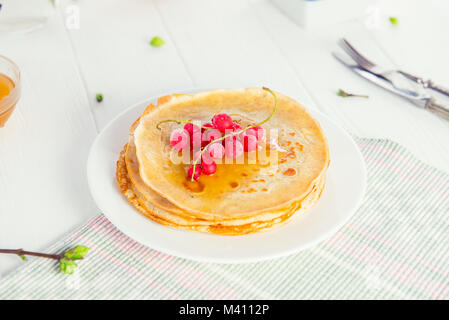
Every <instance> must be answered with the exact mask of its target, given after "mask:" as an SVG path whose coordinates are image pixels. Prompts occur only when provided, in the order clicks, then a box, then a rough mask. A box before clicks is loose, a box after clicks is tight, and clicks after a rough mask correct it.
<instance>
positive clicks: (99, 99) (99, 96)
mask: <svg viewBox="0 0 449 320" xmlns="http://www.w3.org/2000/svg"><path fill="white" fill-rule="evenodd" d="M95 97H96V98H97V101H98V102H101V101H103V99H104V97H103V94H102V93H97V95H96V96H95Z"/></svg>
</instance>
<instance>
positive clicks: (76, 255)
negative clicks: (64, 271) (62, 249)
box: [64, 245, 90, 260]
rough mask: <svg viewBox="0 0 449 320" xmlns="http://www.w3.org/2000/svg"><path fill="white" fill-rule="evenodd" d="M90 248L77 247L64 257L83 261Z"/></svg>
mask: <svg viewBox="0 0 449 320" xmlns="http://www.w3.org/2000/svg"><path fill="white" fill-rule="evenodd" d="M89 250H90V248H88V247H86V246H82V245H78V246H75V247H73V248H72V249H70V250H69V251H67V252H66V253H64V257H66V258H68V259H71V260H80V259H83V258H84V257H85V256H86V254H87V253H88V252H89Z"/></svg>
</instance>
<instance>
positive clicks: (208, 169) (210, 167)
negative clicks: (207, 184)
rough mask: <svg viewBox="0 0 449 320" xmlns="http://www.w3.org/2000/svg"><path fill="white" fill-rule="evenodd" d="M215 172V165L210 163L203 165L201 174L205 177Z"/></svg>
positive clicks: (212, 162) (213, 162)
mask: <svg viewBox="0 0 449 320" xmlns="http://www.w3.org/2000/svg"><path fill="white" fill-rule="evenodd" d="M216 171H217V164H216V163H215V161H211V162H209V163H203V165H202V168H201V172H202V173H204V174H205V175H208V176H210V175H213V174H214V173H215V172H216Z"/></svg>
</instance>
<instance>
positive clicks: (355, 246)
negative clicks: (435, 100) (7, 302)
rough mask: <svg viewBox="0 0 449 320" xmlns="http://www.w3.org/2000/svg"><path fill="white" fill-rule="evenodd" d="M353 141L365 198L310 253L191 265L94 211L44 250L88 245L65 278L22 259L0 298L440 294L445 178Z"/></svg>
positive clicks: (447, 292)
mask: <svg viewBox="0 0 449 320" xmlns="http://www.w3.org/2000/svg"><path fill="white" fill-rule="evenodd" d="M355 139H356V142H357V143H358V145H359V147H360V149H361V151H362V153H363V156H364V158H365V161H366V164H367V171H368V190H367V194H366V197H365V200H364V202H363V204H362V206H361V207H360V208H359V210H358V211H357V212H356V213H355V214H354V216H353V217H352V218H351V220H350V221H349V222H348V223H347V224H346V225H345V226H344V227H343V228H341V230H339V231H338V232H337V233H336V234H335V235H334V236H333V237H331V238H330V239H328V240H327V241H324V242H322V243H321V244H319V245H317V246H315V247H314V248H312V249H309V250H305V251H302V252H300V253H298V254H295V255H292V256H288V257H285V258H281V259H276V260H272V261H266V262H259V263H252V264H244V265H219V264H212V263H200V262H194V261H189V260H185V259H180V258H176V257H173V256H169V255H167V254H164V253H161V252H157V251H155V250H152V249H149V248H147V247H145V246H143V245H140V244H139V243H136V242H135V241H133V240H131V239H130V238H128V237H127V236H125V235H124V234H122V233H121V232H120V231H119V230H118V229H117V228H115V227H114V226H113V225H112V224H111V223H110V222H109V221H108V220H107V219H106V218H105V217H104V216H103V215H100V216H98V217H96V218H93V219H91V220H90V221H88V222H87V223H86V224H85V225H84V226H82V227H81V228H79V229H78V230H76V231H74V232H72V233H71V234H69V235H68V236H67V237H66V238H65V239H64V240H62V241H60V242H58V243H56V244H55V245H53V246H52V247H51V248H49V249H48V251H49V252H55V253H56V252H61V251H63V250H65V249H67V248H69V247H71V246H73V245H75V244H85V245H87V246H89V247H91V248H92V250H91V252H90V253H89V255H88V258H87V259H86V260H85V261H82V262H80V266H79V268H78V269H77V270H76V272H75V274H74V275H72V276H67V275H63V274H61V273H58V272H57V264H56V263H55V262H52V261H48V260H45V259H30V261H29V262H25V263H24V264H23V266H21V267H20V268H18V269H16V270H15V271H13V272H11V273H10V274H9V275H8V276H6V277H5V278H3V279H2V280H1V281H0V299H179V298H182V299H406V298H412V299H448V298H449V223H448V221H449V175H448V174H446V173H444V172H441V171H439V170H437V169H435V168H432V167H430V166H428V165H426V164H423V163H422V162H420V161H419V160H417V159H416V158H414V157H413V156H412V155H411V154H410V153H409V152H408V151H407V150H405V149H404V148H403V147H401V146H399V145H398V144H396V143H394V142H391V141H388V140H373V139H360V138H355Z"/></svg>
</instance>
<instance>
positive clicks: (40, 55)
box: [0, 15, 98, 274]
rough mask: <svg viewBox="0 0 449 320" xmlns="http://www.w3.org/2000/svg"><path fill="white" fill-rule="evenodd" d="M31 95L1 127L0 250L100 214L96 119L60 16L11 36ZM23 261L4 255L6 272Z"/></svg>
mask: <svg viewBox="0 0 449 320" xmlns="http://www.w3.org/2000/svg"><path fill="white" fill-rule="evenodd" d="M0 52H1V54H4V55H6V56H8V57H10V58H11V59H12V60H14V61H15V62H16V63H17V64H18V65H19V67H20V69H21V71H22V86H23V90H22V92H23V95H22V99H21V100H20V102H19V105H18V108H17V110H15V112H14V114H13V116H12V117H11V119H10V120H9V122H8V123H7V124H6V126H5V127H4V128H2V129H0V168H1V169H0V195H1V197H0V247H3V248H18V247H19V248H20V247H23V248H26V249H29V250H39V249H43V248H45V247H46V246H48V245H49V244H50V243H52V242H53V241H55V240H56V239H57V238H59V237H61V236H63V235H64V234H66V233H67V232H68V231H69V230H71V229H72V228H73V227H74V226H75V225H78V224H80V223H82V222H83V221H85V220H86V219H88V218H89V217H91V216H93V215H95V214H97V213H98V210H97V208H96V206H95V205H94V203H93V201H92V199H91V196H90V194H89V191H88V187H87V181H86V159H87V153H88V150H89V148H90V145H91V143H92V141H93V139H94V137H95V136H96V129H95V124H94V121H93V117H92V114H91V111H90V109H89V104H88V101H87V97H86V94H85V91H84V87H83V84H82V81H81V78H80V74H79V72H78V68H77V65H76V64H75V62H74V57H73V55H72V50H71V46H70V43H69V42H68V40H67V36H66V33H65V30H64V27H63V25H62V20H61V19H60V17H59V16H57V15H55V16H53V17H52V18H51V19H50V20H49V22H48V24H47V25H46V26H45V27H44V28H43V29H40V30H38V31H35V32H33V33H29V34H22V35H20V34H17V35H11V36H6V35H3V36H2V38H1V40H0ZM18 264H20V259H19V258H18V257H15V256H5V255H1V256H0V274H4V273H5V272H6V271H7V270H10V269H11V268H12V267H14V266H17V265H18Z"/></svg>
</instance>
